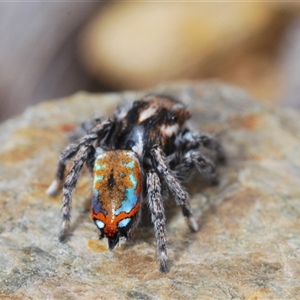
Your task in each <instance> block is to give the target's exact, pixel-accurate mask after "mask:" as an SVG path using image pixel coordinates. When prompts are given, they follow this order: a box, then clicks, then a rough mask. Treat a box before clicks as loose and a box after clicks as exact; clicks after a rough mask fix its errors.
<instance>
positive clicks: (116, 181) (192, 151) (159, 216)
mask: <svg viewBox="0 0 300 300" xmlns="http://www.w3.org/2000/svg"><path fill="white" fill-rule="evenodd" d="M189 118H190V112H189V111H188V110H187V109H186V108H185V106H184V105H183V104H182V103H180V102H178V101H176V100H174V99H171V98H170V97H166V96H160V95H148V96H146V97H144V98H143V99H141V100H138V101H135V102H133V103H132V104H127V105H123V106H120V107H118V108H117V109H116V111H115V113H114V115H113V117H112V118H98V119H94V120H92V121H88V122H85V123H83V124H82V126H81V128H82V129H84V131H85V135H84V136H83V137H82V138H80V139H79V140H78V141H77V142H75V143H72V144H70V145H68V146H67V147H66V148H65V149H64V150H63V151H62V152H61V155H60V159H59V164H58V169H57V173H56V179H55V180H54V182H53V183H52V184H51V185H50V187H49V188H48V190H47V193H48V194H49V195H52V196H54V195H56V194H57V193H58V192H59V191H60V189H61V186H63V189H62V191H63V206H62V228H61V232H60V240H61V241H62V240H64V239H65V237H66V235H67V233H68V230H69V227H70V211H71V204H72V193H73V191H74V189H75V187H76V184H77V181H78V178H79V176H80V173H81V169H82V167H83V165H84V164H86V165H87V167H88V169H89V170H90V172H91V173H92V174H93V199H92V206H91V216H92V218H93V220H94V222H95V225H96V226H97V228H98V229H99V230H100V239H102V238H104V237H106V238H107V239H108V247H109V249H110V250H113V249H114V248H115V246H116V245H117V244H118V243H119V240H120V238H125V239H126V238H127V237H128V235H129V234H130V232H131V231H132V230H133V229H134V228H135V227H136V225H137V223H138V221H139V217H140V212H141V201H142V199H146V201H147V203H148V207H149V210H150V213H151V221H152V223H153V226H154V231H155V237H156V241H157V251H158V260H159V264H160V271H161V272H167V249H166V233H165V219H166V218H165V213H164V200H165V199H164V198H165V196H164V195H166V194H167V191H168V190H169V191H170V192H171V193H172V195H173V196H174V199H175V202H176V204H177V205H179V206H181V209H182V213H183V215H184V217H185V219H186V221H187V224H188V226H189V227H190V229H191V230H192V231H197V230H198V224H197V222H196V221H195V219H194V218H193V216H192V212H191V209H190V204H189V196H188V193H187V192H186V190H185V189H184V188H183V187H182V185H181V183H182V182H183V181H184V180H186V179H187V178H188V177H189V175H190V174H191V172H192V171H193V170H197V171H198V172H200V173H201V174H203V175H205V176H206V177H207V178H209V179H210V180H212V181H214V180H215V179H216V173H215V166H214V163H213V162H212V161H211V160H210V159H208V158H207V157H206V156H205V155H203V153H201V151H200V150H199V148H200V147H205V148H206V149H208V150H213V151H214V153H215V155H216V157H217V161H218V162H222V161H224V160H225V155H224V151H223V149H222V147H221V146H220V144H219V143H217V142H216V140H214V139H213V138H212V137H211V136H210V135H208V134H206V133H199V132H196V131H192V130H190V129H189V128H188V127H187V126H186V124H185V123H186V120H187V119H189ZM71 159H72V160H73V166H72V167H71V169H70V171H69V173H68V174H67V176H66V178H65V180H64V173H65V168H66V164H67V163H68V162H69V161H70V160H71Z"/></svg>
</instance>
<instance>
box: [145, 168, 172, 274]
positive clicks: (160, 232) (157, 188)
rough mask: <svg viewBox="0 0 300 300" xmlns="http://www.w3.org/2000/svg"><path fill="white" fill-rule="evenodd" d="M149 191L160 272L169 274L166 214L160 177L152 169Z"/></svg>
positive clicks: (149, 175) (147, 179)
mask: <svg viewBox="0 0 300 300" xmlns="http://www.w3.org/2000/svg"><path fill="white" fill-rule="evenodd" d="M146 184H147V190H148V205H149V210H150V212H151V221H152V223H153V225H154V232H155V237H156V243H157V252H158V253H157V255H158V259H159V263H160V271H161V272H167V271H168V268H167V260H168V257H167V249H166V233H165V219H166V217H165V212H164V206H163V199H162V195H161V183H160V179H159V177H158V175H157V174H156V172H155V171H154V170H153V169H152V170H150V171H149V172H148V173H147V178H146Z"/></svg>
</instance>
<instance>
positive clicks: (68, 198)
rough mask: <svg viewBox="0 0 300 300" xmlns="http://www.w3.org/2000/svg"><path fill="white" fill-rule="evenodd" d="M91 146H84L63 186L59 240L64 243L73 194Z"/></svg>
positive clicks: (78, 153) (68, 225) (79, 151)
mask: <svg viewBox="0 0 300 300" xmlns="http://www.w3.org/2000/svg"><path fill="white" fill-rule="evenodd" d="M90 151H91V146H88V145H85V146H82V147H81V148H80V149H79V150H78V152H77V154H76V157H75V159H74V165H73V167H72V168H71V170H70V172H69V174H68V175H67V177H66V180H65V182H64V185H63V206H62V210H61V211H62V226H61V231H60V235H59V240H60V241H63V240H64V239H65V238H66V235H67V233H68V230H69V228H70V216H71V207H72V193H73V191H74V189H75V187H76V184H77V181H78V178H79V176H80V173H81V170H82V167H83V165H84V163H85V162H86V161H87V158H88V156H89V152H90Z"/></svg>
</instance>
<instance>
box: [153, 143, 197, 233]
mask: <svg viewBox="0 0 300 300" xmlns="http://www.w3.org/2000/svg"><path fill="white" fill-rule="evenodd" d="M150 153H151V155H152V164H153V166H154V167H155V169H156V170H157V172H158V173H159V174H161V175H162V176H163V178H164V180H165V181H166V183H167V185H168V188H169V189H170V191H171V193H172V194H173V195H174V197H175V201H176V204H177V205H180V206H181V207H182V213H183V215H184V216H185V218H186V220H187V223H188V225H189V227H190V229H191V230H192V231H197V230H198V229H199V226H198V224H197V222H196V221H195V219H194V218H193V215H192V212H191V208H190V204H189V196H188V193H187V192H186V191H185V190H184V188H183V187H182V186H181V184H180V182H179V180H178V179H177V178H176V177H175V176H174V175H173V172H172V170H171V169H170V167H169V164H168V162H167V159H166V155H165V153H164V152H163V150H162V149H161V147H160V146H159V145H154V146H153V148H152V149H151V151H150Z"/></svg>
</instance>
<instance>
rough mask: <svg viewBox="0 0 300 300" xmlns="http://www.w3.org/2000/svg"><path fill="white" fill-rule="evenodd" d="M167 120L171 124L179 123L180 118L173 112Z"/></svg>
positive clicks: (169, 113)
mask: <svg viewBox="0 0 300 300" xmlns="http://www.w3.org/2000/svg"><path fill="white" fill-rule="evenodd" d="M167 119H168V121H170V122H177V120H178V116H177V115H176V114H175V113H173V112H168V115H167Z"/></svg>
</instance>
